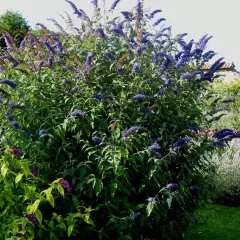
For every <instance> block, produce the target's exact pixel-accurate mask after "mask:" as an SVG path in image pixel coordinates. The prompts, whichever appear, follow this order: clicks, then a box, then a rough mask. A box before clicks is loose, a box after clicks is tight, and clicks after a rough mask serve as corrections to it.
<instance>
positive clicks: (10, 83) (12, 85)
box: [0, 79, 17, 88]
mask: <svg viewBox="0 0 240 240" xmlns="http://www.w3.org/2000/svg"><path fill="white" fill-rule="evenodd" d="M0 84H7V85H8V86H10V87H11V88H15V87H16V86H17V84H16V83H14V82H12V81H10V80H8V79H3V80H0Z"/></svg>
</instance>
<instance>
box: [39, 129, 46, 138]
mask: <svg viewBox="0 0 240 240" xmlns="http://www.w3.org/2000/svg"><path fill="white" fill-rule="evenodd" d="M46 133H47V132H46V130H44V129H41V130H40V131H39V133H38V136H42V135H44V134H46Z"/></svg>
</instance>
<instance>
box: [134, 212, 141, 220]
mask: <svg viewBox="0 0 240 240" xmlns="http://www.w3.org/2000/svg"><path fill="white" fill-rule="evenodd" d="M140 216H142V213H141V212H136V213H134V214H133V215H132V219H135V218H137V217H140Z"/></svg>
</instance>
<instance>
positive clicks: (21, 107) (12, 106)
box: [8, 102, 24, 109]
mask: <svg viewBox="0 0 240 240" xmlns="http://www.w3.org/2000/svg"><path fill="white" fill-rule="evenodd" d="M8 106H9V107H10V108H17V109H23V108H24V106H22V105H20V104H18V103H14V102H9V103H8Z"/></svg>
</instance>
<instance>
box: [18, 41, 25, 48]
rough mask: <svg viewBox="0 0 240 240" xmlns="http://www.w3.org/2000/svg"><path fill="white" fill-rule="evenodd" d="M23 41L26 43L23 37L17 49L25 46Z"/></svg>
mask: <svg viewBox="0 0 240 240" xmlns="http://www.w3.org/2000/svg"><path fill="white" fill-rule="evenodd" d="M25 43H26V40H25V38H24V39H23V40H22V41H21V43H20V46H19V49H24V48H25Z"/></svg>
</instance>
